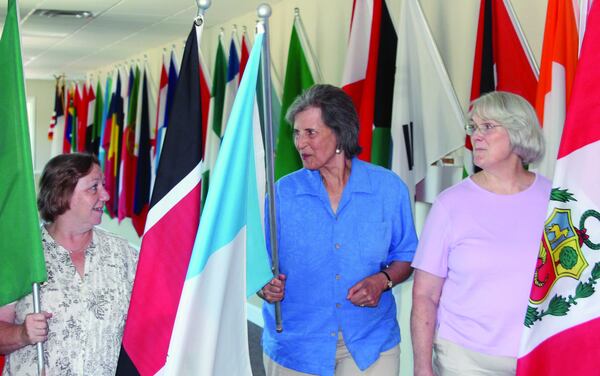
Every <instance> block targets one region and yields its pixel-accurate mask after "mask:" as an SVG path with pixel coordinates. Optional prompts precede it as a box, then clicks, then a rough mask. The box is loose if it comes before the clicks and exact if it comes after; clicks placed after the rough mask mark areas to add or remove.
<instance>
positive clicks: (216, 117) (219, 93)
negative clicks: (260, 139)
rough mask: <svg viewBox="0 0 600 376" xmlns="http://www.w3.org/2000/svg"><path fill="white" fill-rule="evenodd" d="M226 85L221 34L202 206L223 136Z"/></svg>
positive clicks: (224, 57) (204, 167)
mask: <svg viewBox="0 0 600 376" xmlns="http://www.w3.org/2000/svg"><path fill="white" fill-rule="evenodd" d="M226 86H227V56H226V55H225V48H224V47H223V42H222V40H221V36H220V37H219V44H218V46H217V55H216V57H215V68H214V76H213V82H212V93H211V94H212V96H211V99H210V110H209V112H208V116H209V118H210V119H209V126H208V129H207V131H206V133H207V135H206V141H205V142H206V145H205V151H204V166H203V170H202V198H201V207H202V208H204V202H205V201H206V195H207V194H208V187H209V185H210V175H211V173H212V170H213V168H214V166H215V162H216V161H217V155H218V154H219V148H220V146H221V138H222V137H223V129H222V128H223V127H222V123H223V104H224V103H225V88H226Z"/></svg>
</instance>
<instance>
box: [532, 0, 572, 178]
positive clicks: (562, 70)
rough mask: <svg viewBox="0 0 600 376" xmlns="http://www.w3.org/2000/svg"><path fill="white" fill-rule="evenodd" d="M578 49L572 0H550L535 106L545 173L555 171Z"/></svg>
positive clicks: (540, 168)
mask: <svg viewBox="0 0 600 376" xmlns="http://www.w3.org/2000/svg"><path fill="white" fill-rule="evenodd" d="M578 49H579V36H578V31H577V23H576V18H575V11H574V9H573V2H572V0H550V1H549V2H548V11H547V12H546V27H545V30H544V44H543V47H542V64H541V68H540V84H539V85H538V91H537V100H536V106H535V107H536V111H537V114H538V117H539V119H540V122H541V123H542V127H543V131H544V139H545V141H546V154H545V155H544V158H543V159H542V160H541V161H540V162H539V164H538V169H539V171H540V172H541V173H542V174H543V175H545V176H553V175H554V164H555V163H556V156H557V153H558V146H559V144H560V137H561V135H562V130H563V125H564V122H565V115H566V109H567V104H568V103H569V99H570V97H571V88H572V86H573V79H574V77H575V68H576V66H577V58H578V52H579V51H578Z"/></svg>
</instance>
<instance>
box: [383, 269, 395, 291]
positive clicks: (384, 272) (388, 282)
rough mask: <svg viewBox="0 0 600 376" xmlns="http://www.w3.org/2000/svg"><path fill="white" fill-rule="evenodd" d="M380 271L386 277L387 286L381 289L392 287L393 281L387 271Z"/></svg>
mask: <svg viewBox="0 0 600 376" xmlns="http://www.w3.org/2000/svg"><path fill="white" fill-rule="evenodd" d="M381 273H383V275H385V278H387V287H386V288H385V290H383V291H387V290H389V289H391V288H392V287H394V282H393V281H392V278H391V277H390V275H389V274H388V272H386V271H385V270H381Z"/></svg>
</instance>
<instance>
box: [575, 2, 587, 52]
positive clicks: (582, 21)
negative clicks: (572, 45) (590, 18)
mask: <svg viewBox="0 0 600 376" xmlns="http://www.w3.org/2000/svg"><path fill="white" fill-rule="evenodd" d="M588 10H589V2H588V0H579V22H578V26H579V27H578V29H579V30H578V32H579V47H578V50H577V57H579V54H580V53H581V44H582V43H583V35H584V34H585V26H586V23H587V15H588Z"/></svg>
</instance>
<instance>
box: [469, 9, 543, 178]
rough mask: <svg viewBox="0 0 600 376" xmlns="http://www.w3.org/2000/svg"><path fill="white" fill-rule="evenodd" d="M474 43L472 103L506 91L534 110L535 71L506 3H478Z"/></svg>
mask: <svg viewBox="0 0 600 376" xmlns="http://www.w3.org/2000/svg"><path fill="white" fill-rule="evenodd" d="M480 4H481V5H480V8H479V25H478V27H477V36H476V38H477V39H476V43H475V61H474V63H473V80H472V84H471V100H475V99H477V98H479V97H480V96H481V95H482V94H485V93H487V92H490V91H494V90H502V91H508V92H511V93H514V94H518V95H520V96H522V97H523V98H525V99H526V100H527V101H529V103H531V105H532V106H535V97H536V90H537V80H538V79H537V73H536V71H537V68H536V66H535V62H534V61H533V58H532V57H531V56H530V55H529V54H528V53H527V51H528V47H527V44H526V39H525V36H524V35H523V34H522V33H521V32H520V30H521V28H520V26H519V24H518V21H517V20H516V19H515V18H514V17H513V16H512V12H510V11H509V9H512V8H510V2H509V0H481V3H480ZM465 148H466V149H467V150H466V151H465V162H464V167H465V174H466V175H467V174H468V175H470V174H472V173H473V158H472V150H473V146H472V145H471V139H470V137H466V139H465Z"/></svg>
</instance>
